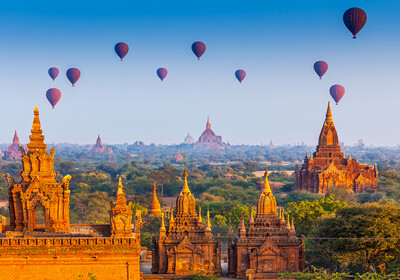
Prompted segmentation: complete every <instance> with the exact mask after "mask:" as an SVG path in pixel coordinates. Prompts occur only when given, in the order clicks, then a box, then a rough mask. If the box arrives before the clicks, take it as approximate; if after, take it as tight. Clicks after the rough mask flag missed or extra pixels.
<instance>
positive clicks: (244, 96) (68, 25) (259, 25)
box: [0, 0, 400, 145]
mask: <svg viewBox="0 0 400 280" xmlns="http://www.w3.org/2000/svg"><path fill="white" fill-rule="evenodd" d="M81 2H83V3H81ZM350 7H360V8H362V9H364V10H365V11H366V12H367V15H368V20H367V23H366V25H365V27H364V29H363V30H362V31H361V32H360V33H359V34H358V38H357V39H356V40H353V39H352V36H351V34H350V32H349V31H348V30H347V29H346V28H345V26H344V24H343V21H342V15H343V12H344V11H345V10H346V9H348V8H350ZM399 13H400V1H348V0H347V1H338V0H335V1H251V3H246V2H244V1H202V2H199V1H182V2H180V1H9V2H8V3H7V2H5V1H2V2H1V3H0V36H1V38H2V42H3V43H2V44H0V49H1V50H0V62H1V65H2V67H0V79H1V92H2V105H3V106H2V109H1V110H0V115H1V119H2V120H3V121H2V133H1V134H0V142H10V141H11V140H12V135H13V131H14V129H17V130H18V133H19V135H20V139H21V142H23V143H26V142H27V141H28V135H29V134H30V127H31V122H32V113H33V108H34V106H35V105H38V107H39V110H40V113H41V121H42V127H43V129H44V133H45V135H46V141H47V142H48V143H52V142H53V141H54V142H56V143H60V142H70V143H81V144H86V143H94V142H95V140H96V137H97V134H98V133H100V134H101V135H102V138H103V141H104V142H105V143H111V144H112V143H126V142H127V143H132V142H134V141H136V140H143V141H145V142H146V143H151V142H155V143H162V144H172V143H180V142H181V141H182V140H183V138H184V137H185V136H186V134H187V132H188V131H190V133H191V135H192V136H193V137H194V138H197V137H199V135H200V133H201V132H202V131H203V130H204V128H205V122H206V119H207V116H210V119H211V123H212V127H213V130H214V131H215V132H216V133H217V134H219V135H222V137H223V140H224V141H228V142H230V143H232V144H239V143H244V144H260V143H269V141H270V140H271V139H272V140H273V141H274V142H275V143H276V144H284V143H295V142H302V141H304V142H305V143H307V144H312V145H313V144H316V143H317V139H318V134H319V132H320V129H321V127H322V123H323V120H324V114H325V111H326V106H327V102H328V101H329V100H331V98H330V95H329V87H330V86H331V85H332V84H336V83H339V84H342V85H343V86H344V87H345V88H346V94H345V96H344V97H343V99H342V101H341V102H340V105H339V106H333V108H332V109H333V118H334V121H335V124H336V128H337V129H338V133H339V138H340V140H341V141H344V142H345V143H346V144H353V143H355V142H356V141H357V140H358V139H363V140H364V142H365V143H366V144H374V145H396V144H399V143H400V130H399V129H398V128H397V120H398V119H399V118H400V110H399V109H398V108H399V104H400V102H399V101H400V97H399V93H400V85H399V83H398V80H399V79H398V75H399V73H400V70H399V69H400V67H399V63H400V52H399V49H400V48H399V38H400V36H399V35H400V28H399V27H400V18H399V17H398V14H399ZM120 41H123V42H126V43H128V44H129V46H130V52H129V53H128V55H127V56H126V58H125V59H124V61H123V62H120V61H119V59H118V57H117V56H116V55H115V53H114V49H113V47H114V44H115V43H117V42H120ZM194 41H203V42H204V43H205V44H206V45H207V50H206V53H205V54H204V55H203V57H202V58H201V60H200V61H197V59H196V58H195V56H194V55H193V53H192V52H191V49H190V46H191V44H192V43H193V42H194ZM316 60H325V61H327V62H328V64H329V69H328V72H327V73H326V74H325V76H324V78H323V80H319V79H318V77H317V75H316V74H315V73H314V71H313V68H312V66H313V64H314V62H315V61H316ZM51 66H56V67H58V68H59V69H60V75H59V77H58V78H57V79H56V81H55V82H53V81H52V80H51V79H50V77H49V76H48V75H47V69H48V68H49V67H51ZM70 67H77V68H79V69H80V70H81V72H82V76H81V79H80V80H79V81H78V82H77V84H76V86H75V87H74V88H72V87H71V86H70V85H69V82H68V81H67V79H66V78H65V71H66V70H67V69H68V68H70ZM159 67H166V68H167V69H168V71H169V74H168V76H167V77H166V79H165V80H164V82H163V83H161V82H160V81H159V80H158V78H157V76H156V70H157V68H159ZM239 68H241V69H244V70H246V72H247V76H246V78H245V80H244V81H243V83H242V84H239V83H238V82H237V81H236V79H235V77H234V72H235V70H236V69H239ZM51 87H56V88H58V89H60V90H61V92H62V98H61V100H60V102H59V103H58V104H57V105H56V109H54V110H52V109H51V106H50V105H49V103H48V102H47V99H46V97H45V93H46V90H47V89H48V88H51Z"/></svg>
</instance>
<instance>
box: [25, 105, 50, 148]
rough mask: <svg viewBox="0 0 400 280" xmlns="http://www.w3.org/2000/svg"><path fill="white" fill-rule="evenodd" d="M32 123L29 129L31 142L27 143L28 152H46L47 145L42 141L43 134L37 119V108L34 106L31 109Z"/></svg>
mask: <svg viewBox="0 0 400 280" xmlns="http://www.w3.org/2000/svg"><path fill="white" fill-rule="evenodd" d="M33 114H34V117H33V123H32V129H31V133H32V134H31V135H30V136H29V139H30V140H31V142H30V143H29V144H28V145H27V146H28V150H29V152H35V151H36V152H40V153H46V148H47V145H46V144H45V143H44V135H43V134H42V129H41V124H40V119H39V109H38V107H37V106H35V110H34V111H33Z"/></svg>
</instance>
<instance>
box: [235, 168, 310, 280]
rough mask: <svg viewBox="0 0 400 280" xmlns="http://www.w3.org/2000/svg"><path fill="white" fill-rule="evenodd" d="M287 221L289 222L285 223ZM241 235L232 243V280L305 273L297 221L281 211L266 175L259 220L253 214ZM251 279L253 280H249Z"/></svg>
mask: <svg viewBox="0 0 400 280" xmlns="http://www.w3.org/2000/svg"><path fill="white" fill-rule="evenodd" d="M285 219H286V220H285ZM238 231H239V232H238V234H237V236H236V237H235V239H234V240H233V241H232V240H231V237H229V241H228V260H229V262H228V263H229V266H228V273H229V277H232V278H247V277H248V276H250V275H251V277H252V278H251V279H266V278H270V277H272V276H273V275H276V274H277V273H283V272H296V271H302V270H303V269H304V263H305V247H304V240H302V242H299V240H298V239H297V237H296V230H295V227H294V223H293V220H292V222H291V223H290V220H289V216H287V217H286V218H285V214H284V213H283V211H282V210H281V209H279V211H278V209H277V204H276V199H275V197H274V195H273V194H272V191H271V187H270V185H269V182H268V170H266V171H265V185H264V189H263V190H262V192H261V195H260V197H259V199H258V202H257V212H256V216H255V218H254V217H253V212H252V210H250V215H249V221H248V226H247V227H245V224H244V220H243V219H242V220H241V221H240V225H239V230H238ZM247 279H250V278H247Z"/></svg>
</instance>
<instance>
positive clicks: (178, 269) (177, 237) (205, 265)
mask: <svg viewBox="0 0 400 280" xmlns="http://www.w3.org/2000/svg"><path fill="white" fill-rule="evenodd" d="M187 177H188V174H187V171H186V165H185V171H184V173H183V178H184V185H183V188H182V191H181V193H180V194H179V196H178V198H177V199H176V208H175V209H176V212H175V216H174V214H173V213H172V215H171V217H170V221H169V226H168V228H166V227H165V224H164V216H162V224H161V228H160V232H159V238H158V240H156V238H155V236H153V249H152V273H154V274H180V275H185V274H193V273H196V272H199V273H205V274H214V275H217V276H220V275H221V241H220V237H219V236H218V238H217V240H215V239H214V236H213V235H212V233H211V222H210V216H209V212H208V211H207V222H206V226H204V225H203V220H202V217H201V209H200V206H199V213H196V201H195V198H194V196H193V194H192V193H191V191H190V189H189V186H188V183H187Z"/></svg>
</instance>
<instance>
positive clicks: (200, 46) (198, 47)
mask: <svg viewBox="0 0 400 280" xmlns="http://www.w3.org/2000/svg"><path fill="white" fill-rule="evenodd" d="M192 51H193V53H194V54H195V55H196V56H197V59H198V60H200V57H201V56H202V55H203V54H204V52H205V51H206V45H205V44H204V43H203V42H199V41H197V42H194V43H193V44H192Z"/></svg>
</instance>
